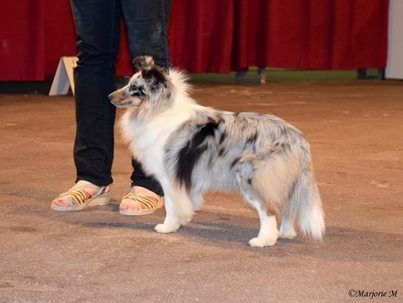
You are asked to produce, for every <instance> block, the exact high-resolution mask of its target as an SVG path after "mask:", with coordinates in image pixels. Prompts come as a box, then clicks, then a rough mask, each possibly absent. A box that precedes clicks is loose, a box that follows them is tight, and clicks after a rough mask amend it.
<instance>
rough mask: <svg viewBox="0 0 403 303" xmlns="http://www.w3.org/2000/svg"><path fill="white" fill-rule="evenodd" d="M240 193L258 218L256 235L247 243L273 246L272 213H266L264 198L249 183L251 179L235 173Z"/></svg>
mask: <svg viewBox="0 0 403 303" xmlns="http://www.w3.org/2000/svg"><path fill="white" fill-rule="evenodd" d="M236 178H237V182H238V185H239V188H240V191H241V194H242V196H243V198H244V199H245V201H246V202H248V203H249V204H251V205H252V206H253V207H254V208H256V210H257V213H258V215H259V220H260V229H259V234H258V236H257V237H255V238H252V239H251V240H249V245H250V246H254V247H264V246H273V245H274V244H276V242H277V238H278V230H277V220H276V216H275V214H274V213H268V211H267V204H266V201H265V200H264V198H263V197H262V196H261V195H260V194H259V192H258V191H256V190H255V189H254V188H253V187H252V185H251V179H250V178H245V177H242V175H241V173H240V172H238V173H237V175H236Z"/></svg>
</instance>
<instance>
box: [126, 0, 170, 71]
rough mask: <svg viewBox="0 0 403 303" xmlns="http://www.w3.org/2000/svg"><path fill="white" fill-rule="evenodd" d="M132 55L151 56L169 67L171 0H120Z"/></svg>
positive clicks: (158, 62) (163, 65) (160, 64)
mask: <svg viewBox="0 0 403 303" xmlns="http://www.w3.org/2000/svg"><path fill="white" fill-rule="evenodd" d="M121 3H122V15H123V19H124V24H125V29H126V35H127V40H128V46H129V51H130V55H131V57H132V58H135V57H137V56H140V55H147V56H152V57H153V58H154V61H155V63H156V64H158V65H159V66H162V67H165V68H168V67H170V64H171V63H170V60H169V52H168V42H167V41H168V39H167V26H168V18H169V11H170V6H171V0H135V1H134V0H121Z"/></svg>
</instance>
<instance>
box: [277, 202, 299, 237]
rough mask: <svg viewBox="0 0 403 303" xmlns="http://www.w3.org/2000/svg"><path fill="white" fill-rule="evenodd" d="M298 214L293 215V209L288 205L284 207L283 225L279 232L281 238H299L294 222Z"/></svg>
mask: <svg viewBox="0 0 403 303" xmlns="http://www.w3.org/2000/svg"><path fill="white" fill-rule="evenodd" d="M295 217H296V214H294V213H293V211H292V208H291V207H289V206H288V205H287V206H286V207H284V209H283V212H282V215H281V224H280V230H279V238H282V239H294V238H295V237H296V236H297V232H296V231H295V227H294V221H295Z"/></svg>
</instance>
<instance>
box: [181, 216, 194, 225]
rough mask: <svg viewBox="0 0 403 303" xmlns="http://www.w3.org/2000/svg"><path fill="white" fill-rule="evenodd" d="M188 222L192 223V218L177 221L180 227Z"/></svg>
mask: <svg viewBox="0 0 403 303" xmlns="http://www.w3.org/2000/svg"><path fill="white" fill-rule="evenodd" d="M190 221H192V218H181V219H180V220H179V222H180V225H181V226H185V225H186V224H188V223H189V222H190Z"/></svg>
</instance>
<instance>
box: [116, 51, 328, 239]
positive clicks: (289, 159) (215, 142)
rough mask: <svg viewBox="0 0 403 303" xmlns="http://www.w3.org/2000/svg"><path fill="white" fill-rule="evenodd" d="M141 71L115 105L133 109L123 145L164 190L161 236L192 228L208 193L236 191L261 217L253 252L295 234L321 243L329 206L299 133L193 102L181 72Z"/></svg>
mask: <svg viewBox="0 0 403 303" xmlns="http://www.w3.org/2000/svg"><path fill="white" fill-rule="evenodd" d="M134 65H135V66H136V68H137V70H138V71H137V72H136V73H135V74H134V75H133V76H132V77H131V79H130V81H129V83H128V84H127V85H126V86H125V87H123V88H121V89H119V90H117V91H115V92H113V93H112V94H110V95H109V99H110V101H111V102H112V104H114V105H115V106H117V107H127V111H126V112H125V113H124V115H123V117H122V119H121V121H120V127H121V130H122V133H123V138H124V140H125V141H126V142H127V143H128V144H129V146H130V150H131V152H132V153H133V156H134V157H135V158H136V159H137V160H139V162H141V163H142V165H143V167H144V170H145V172H146V173H148V174H149V175H153V176H154V177H155V178H156V179H157V180H158V181H159V182H160V184H161V185H162V188H163V190H164V199H165V209H166V217H165V221H164V223H162V224H158V225H157V226H156V227H155V230H156V231H158V232H160V233H170V232H174V231H176V230H177V229H178V228H179V227H180V226H181V225H185V224H186V223H188V222H189V221H190V220H191V218H192V216H193V214H194V211H195V210H197V209H198V208H199V207H200V206H201V204H202V203H203V198H202V196H203V194H204V193H205V192H206V191H230V192H238V193H240V194H241V195H242V197H243V198H244V200H245V201H246V202H247V203H249V204H250V205H252V206H253V207H254V208H256V210H257V213H258V215H259V220H260V230H259V233H258V235H257V237H255V238H253V239H251V240H250V241H249V244H250V245H251V246H257V247H264V246H271V245H274V244H275V243H276V241H277V238H278V237H280V238H288V239H292V238H294V237H295V236H296V229H295V228H296V227H298V228H299V230H300V231H301V232H302V233H303V234H306V235H309V236H311V237H313V238H315V239H322V236H323V234H324V231H325V224H324V215H323V211H322V202H321V198H320V195H319V191H318V188H317V186H316V184H315V182H314V176H313V171H312V164H311V152H310V147H309V144H308V142H307V141H306V139H305V138H304V136H303V134H302V133H301V132H300V131H299V130H298V129H296V128H295V127H294V126H292V125H290V124H289V123H287V122H285V121H284V120H282V119H280V118H278V117H275V116H273V115H266V114H258V113H249V112H238V113H232V112H225V111H217V110H215V109H213V108H210V107H204V106H201V105H199V104H197V103H196V102H195V101H194V100H193V99H192V98H191V97H190V96H189V93H188V92H189V85H188V84H187V82H186V77H185V75H184V74H183V73H182V72H180V71H177V70H175V69H169V70H163V69H161V68H159V67H158V66H156V65H155V64H154V61H153V59H152V58H151V57H148V56H140V57H137V58H135V59H134ZM278 224H279V228H278Z"/></svg>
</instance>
